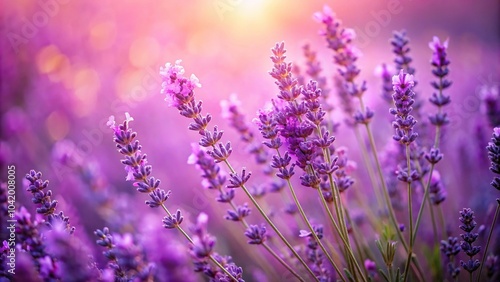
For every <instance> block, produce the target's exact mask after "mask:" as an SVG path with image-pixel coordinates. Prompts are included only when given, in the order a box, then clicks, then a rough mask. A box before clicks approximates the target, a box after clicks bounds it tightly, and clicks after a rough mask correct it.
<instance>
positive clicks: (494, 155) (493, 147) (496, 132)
mask: <svg viewBox="0 0 500 282" xmlns="http://www.w3.org/2000/svg"><path fill="white" fill-rule="evenodd" d="M486 149H487V150H488V158H489V159H490V161H491V167H490V170H491V171H492V172H493V173H495V174H497V175H500V127H495V128H494V129H493V136H492V138H491V142H489V143H488V146H487V147H486ZM491 186H493V187H494V188H495V189H497V190H500V177H498V176H495V178H494V179H493V182H491Z"/></svg>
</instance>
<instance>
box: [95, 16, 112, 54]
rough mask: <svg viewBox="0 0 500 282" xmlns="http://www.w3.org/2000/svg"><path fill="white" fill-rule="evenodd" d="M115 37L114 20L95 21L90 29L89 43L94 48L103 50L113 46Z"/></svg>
mask: <svg viewBox="0 0 500 282" xmlns="http://www.w3.org/2000/svg"><path fill="white" fill-rule="evenodd" d="M115 39H116V24H115V22H114V21H106V22H101V23H97V24H95V25H94V26H92V28H91V29H90V45H91V46H92V47H93V48H94V49H98V50H103V49H107V48H110V47H111V46H113V43H114V42H115Z"/></svg>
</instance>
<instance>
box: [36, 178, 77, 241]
mask: <svg viewBox="0 0 500 282" xmlns="http://www.w3.org/2000/svg"><path fill="white" fill-rule="evenodd" d="M41 178H42V173H41V172H35V171H34V170H31V171H30V173H29V174H26V179H27V180H28V181H29V185H28V188H27V189H26V190H27V191H29V192H30V193H31V194H32V195H33V198H32V201H33V203H35V204H37V205H38V208H37V209H36V212H37V213H39V214H42V215H44V216H46V218H47V224H48V225H49V226H51V225H54V224H59V222H63V223H64V225H65V227H66V229H67V230H68V232H70V233H73V232H74V231H75V228H74V227H72V226H71V225H70V224H69V218H68V217H67V216H64V213H63V212H62V211H61V212H59V213H55V211H56V208H57V201H56V200H52V199H51V196H52V191H51V190H48V191H47V192H45V191H44V189H45V188H47V187H48V186H49V181H48V180H45V181H44V180H42V179H41Z"/></svg>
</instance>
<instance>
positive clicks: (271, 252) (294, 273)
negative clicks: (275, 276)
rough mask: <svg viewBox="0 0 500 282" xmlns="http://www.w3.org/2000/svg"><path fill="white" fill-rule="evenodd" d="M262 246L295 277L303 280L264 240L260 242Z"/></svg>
mask: <svg viewBox="0 0 500 282" xmlns="http://www.w3.org/2000/svg"><path fill="white" fill-rule="evenodd" d="M262 246H263V247H264V248H265V249H266V250H267V251H268V252H269V253H270V254H271V255H272V256H273V257H274V258H275V259H277V260H278V261H279V262H280V263H281V264H282V265H283V266H284V267H285V268H286V269H287V270H288V271H290V272H291V273H292V274H293V275H294V276H295V277H297V279H299V280H300V281H305V280H304V278H302V277H300V275H299V274H298V273H297V272H295V270H293V269H292V268H291V267H290V266H289V265H288V264H287V263H286V262H285V261H284V260H283V259H282V258H281V257H280V256H279V255H278V254H277V253H276V252H275V251H274V250H273V249H271V247H269V245H268V244H266V242H264V243H263V244H262Z"/></svg>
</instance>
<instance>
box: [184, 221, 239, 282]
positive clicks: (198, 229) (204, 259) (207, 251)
mask: <svg viewBox="0 0 500 282" xmlns="http://www.w3.org/2000/svg"><path fill="white" fill-rule="evenodd" d="M207 223H208V216H207V215H206V214H205V213H200V214H199V215H198V218H197V220H196V225H194V226H193V227H192V231H193V233H194V235H193V242H192V243H191V244H190V252H191V256H192V257H193V259H194V261H195V271H198V272H203V273H204V274H205V275H207V276H208V277H209V278H211V281H231V280H232V279H229V277H228V276H227V275H226V274H224V273H221V272H220V270H217V269H213V268H211V267H210V265H209V264H208V258H209V256H211V255H214V257H216V258H219V259H217V261H218V262H219V263H220V264H221V265H222V266H223V267H224V268H225V269H226V270H227V271H229V273H230V274H231V275H233V277H234V278H236V279H237V281H243V279H242V278H241V277H242V275H243V270H242V269H241V268H238V267H237V266H236V265H235V264H234V263H232V262H231V261H230V259H224V258H223V257H220V256H219V255H218V254H217V253H215V252H214V251H213V249H214V246H215V242H216V240H215V237H213V236H212V235H210V234H209V233H208V232H207ZM212 279H215V280H212Z"/></svg>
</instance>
